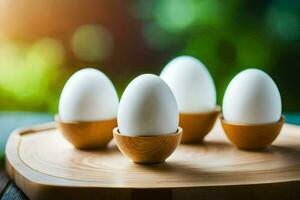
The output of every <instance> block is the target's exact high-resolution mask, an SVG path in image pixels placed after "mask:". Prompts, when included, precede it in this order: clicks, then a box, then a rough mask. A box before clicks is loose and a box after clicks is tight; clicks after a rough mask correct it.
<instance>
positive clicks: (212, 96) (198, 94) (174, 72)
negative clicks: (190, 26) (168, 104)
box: [160, 56, 216, 113]
mask: <svg viewBox="0 0 300 200" xmlns="http://www.w3.org/2000/svg"><path fill="white" fill-rule="evenodd" d="M160 77H161V78H162V79H163V80H164V81H165V82H166V83H167V84H168V85H169V87H170V88H171V90H172V91H173V93H174V95H175V97H176V100H177V104H178V109H179V112H181V113H201V112H208V111H212V110H214V109H215V108H216V88H215V85H214V81H213V79H212V77H211V75H210V74H209V72H208V70H207V69H206V67H205V66H204V65H203V64H202V63H201V62H200V61H199V60H198V59H196V58H193V57H191V56H180V57H177V58H175V59H173V60H172V61H171V62H169V63H168V64H167V65H166V66H165V68H164V69H163V71H162V72H161V74H160Z"/></svg>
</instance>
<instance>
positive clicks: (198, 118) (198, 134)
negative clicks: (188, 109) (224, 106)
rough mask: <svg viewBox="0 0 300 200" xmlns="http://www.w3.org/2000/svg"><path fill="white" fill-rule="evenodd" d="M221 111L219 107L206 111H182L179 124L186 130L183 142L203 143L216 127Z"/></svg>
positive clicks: (182, 138)
mask: <svg viewBox="0 0 300 200" xmlns="http://www.w3.org/2000/svg"><path fill="white" fill-rule="evenodd" d="M219 113H220V108H219V107H218V108H217V109H216V110H214V111H212V112H206V113H195V114H192V113H180V114H179V126H180V127H181V128H182V129H183V130H184V131H183V134H182V137H181V143H183V144H185V143H186V144H188V143H201V142H202V141H203V139H204V137H205V136H206V135H207V134H208V133H209V132H210V131H211V130H212V128H213V127H214V125H215V122H216V119H217V117H218V115H219Z"/></svg>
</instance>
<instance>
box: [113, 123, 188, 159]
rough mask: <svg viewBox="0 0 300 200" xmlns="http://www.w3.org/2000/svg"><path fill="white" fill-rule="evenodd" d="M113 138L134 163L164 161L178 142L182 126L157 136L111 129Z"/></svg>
mask: <svg viewBox="0 0 300 200" xmlns="http://www.w3.org/2000/svg"><path fill="white" fill-rule="evenodd" d="M113 135H114V139H115V141H116V144H117V146H118V148H119V149H120V151H121V152H122V153H123V154H124V155H125V156H127V157H128V158H129V159H131V160H132V161H133V162H136V163H160V162H164V161H165V160H166V159H167V158H168V157H169V156H170V155H171V154H172V153H173V152H174V151H175V149H176V147H177V146H178V144H179V143H180V139H181V135H182V128H180V127H179V128H178V131H177V132H176V133H173V134H169V135H159V136H136V137H134V136H126V135H121V134H120V133H119V129H118V128H115V129H114V130H113Z"/></svg>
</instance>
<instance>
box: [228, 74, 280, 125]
mask: <svg viewBox="0 0 300 200" xmlns="http://www.w3.org/2000/svg"><path fill="white" fill-rule="evenodd" d="M223 115H224V119H225V120H226V121H228V122H233V123H244V124H267V123H273V122H277V121H278V120H279V119H280V116H281V97H280V93H279V90H278V88H277V86H276V84H275V83H274V81H273V80H272V78H271V77H270V76H269V75H268V74H266V73H265V72H263V71H261V70H259V69H247V70H245V71H242V72H240V73H239V74H238V75H236V76H235V77H234V78H233V79H232V81H231V82H230V84H229V85H228V87H227V89H226V92H225V95H224V99H223Z"/></svg>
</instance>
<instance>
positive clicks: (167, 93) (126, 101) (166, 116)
mask: <svg viewBox="0 0 300 200" xmlns="http://www.w3.org/2000/svg"><path fill="white" fill-rule="evenodd" d="M178 115H179V113H178V108H177V104H176V100H175V97H174V94H173V93H172V91H171V90H170V88H169V87H168V86H167V84H166V83H165V82H164V81H163V80H162V79H161V78H159V77H158V76H156V75H153V74H144V75H140V76H138V77H136V78H135V79H134V80H132V81H131V82H130V83H129V85H128V86H127V88H126V89H125V91H124V93H123V95H122V98H121V100H120V105H119V111H118V118H117V119H118V126H119V132H120V134H124V135H128V136H150V135H151V136H152V135H164V134H172V133H175V132H176V131H177V129H178V121H179V119H178Z"/></svg>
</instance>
